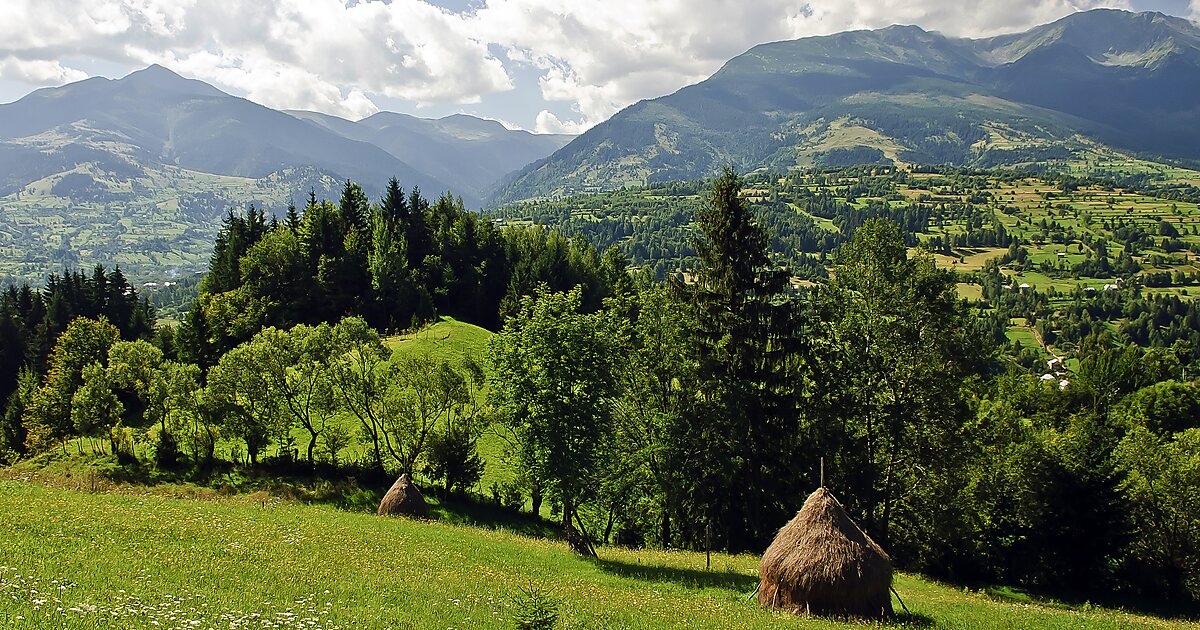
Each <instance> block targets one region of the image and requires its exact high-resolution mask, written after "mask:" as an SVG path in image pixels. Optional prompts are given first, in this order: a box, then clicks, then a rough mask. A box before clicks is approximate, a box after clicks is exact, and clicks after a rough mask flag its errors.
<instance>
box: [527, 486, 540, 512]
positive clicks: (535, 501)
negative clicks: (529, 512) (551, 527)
mask: <svg viewBox="0 0 1200 630" xmlns="http://www.w3.org/2000/svg"><path fill="white" fill-rule="evenodd" d="M529 502H530V503H531V504H532V505H531V507H532V508H533V515H534V516H541V514H542V488H541V486H539V485H537V484H534V485H533V488H532V489H531V490H530V492H529Z"/></svg>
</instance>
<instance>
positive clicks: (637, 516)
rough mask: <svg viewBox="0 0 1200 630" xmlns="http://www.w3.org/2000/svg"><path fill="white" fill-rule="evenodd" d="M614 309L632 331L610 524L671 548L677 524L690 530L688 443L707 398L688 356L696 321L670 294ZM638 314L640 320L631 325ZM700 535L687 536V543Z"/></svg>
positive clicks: (609, 488)
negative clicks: (620, 523) (701, 398)
mask: <svg viewBox="0 0 1200 630" xmlns="http://www.w3.org/2000/svg"><path fill="white" fill-rule="evenodd" d="M622 272H623V271H622ZM610 308H613V309H615V310H616V311H617V312H618V315H617V317H618V321H621V322H622V323H625V324H626V325H625V330H623V331H622V334H620V335H619V339H620V340H621V342H622V348H621V352H622V360H621V362H620V369H619V372H618V383H619V386H620V391H621V394H620V396H619V397H617V398H616V399H615V401H614V405H613V414H614V426H613V451H614V452H613V456H612V457H611V458H609V461H611V465H610V466H609V468H608V471H607V474H606V475H605V489H604V490H605V492H604V494H605V500H606V502H607V503H608V506H609V512H610V518H609V522H610V524H611V523H612V522H613V521H614V520H615V519H624V520H626V521H628V522H629V524H632V525H636V527H637V528H638V529H640V530H651V537H653V538H654V539H657V541H658V543H659V544H661V545H662V546H669V545H671V544H672V543H673V541H675V540H678V538H676V536H674V535H673V534H672V525H671V523H672V519H673V518H674V519H675V523H676V528H677V529H686V528H687V527H688V525H687V524H688V522H689V519H687V518H686V515H685V511H686V506H685V505H684V504H685V503H686V496H687V493H688V491H689V490H690V486H691V480H690V477H691V476H692V475H691V471H689V470H688V469H687V468H686V466H685V465H684V462H685V461H686V459H687V457H686V454H687V451H686V440H685V439H681V438H683V437H684V434H685V432H686V431H687V430H688V427H689V426H690V421H689V418H690V417H692V416H693V415H694V414H695V412H696V401H697V396H698V393H699V385H698V382H697V364H696V361H695V359H694V357H692V356H691V353H690V352H689V349H688V343H689V341H690V340H691V338H692V336H693V335H694V334H695V333H694V330H693V327H694V326H695V320H694V315H695V314H694V312H693V311H692V310H691V309H690V308H688V305H687V304H686V303H683V302H681V301H680V300H679V299H678V297H677V296H675V295H673V294H672V292H671V291H669V290H668V289H665V288H662V287H647V288H643V289H642V290H641V291H639V292H638V293H637V294H636V295H635V296H632V297H629V298H625V299H615V300H613V301H611V302H610ZM630 313H632V319H627V317H628V316H629V314H630ZM697 534H698V532H695V531H680V532H679V535H680V536H679V537H680V538H683V537H686V538H692V537H694V536H696V535H697ZM642 537H643V538H645V537H646V535H645V534H644V533H643V534H642ZM606 538H607V536H606Z"/></svg>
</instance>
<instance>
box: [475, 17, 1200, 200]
mask: <svg viewBox="0 0 1200 630" xmlns="http://www.w3.org/2000/svg"><path fill="white" fill-rule="evenodd" d="M1197 123H1200V28H1198V27H1197V25H1196V24H1195V23H1193V22H1191V21H1189V20H1185V19H1182V18H1176V17H1170V16H1166V15H1163V14H1161V13H1130V12H1126V11H1119V10H1107V9H1098V10H1093V11H1086V12H1079V13H1075V14H1072V15H1070V16H1068V17H1065V18H1063V19H1061V20H1058V21H1056V22H1054V23H1051V24H1047V25H1044V26H1039V27H1036V28H1033V29H1031V30H1029V31H1026V32H1024V33H1018V34H1012V35H1004V36H1000V37H992V38H987V39H964V38H954V37H948V36H945V35H943V34H940V33H936V32H928V31H925V30H922V29H921V28H919V27H916V26H892V27H888V28H883V29H879V30H870V31H868V30H863V31H852V32H845V33H839V34H836V35H829V36H822V37H809V38H804V39H798V40H793V41H781V42H774V43H768V44H762V45H759V46H755V47H754V48H752V49H750V50H749V51H747V52H746V53H744V54H742V55H739V56H737V57H735V58H733V59H732V60H730V61H729V62H727V63H726V64H725V65H724V67H722V68H721V69H720V70H719V71H718V72H716V73H715V74H714V75H712V76H711V77H710V78H708V79H707V80H705V81H702V82H700V83H698V84H696V85H692V86H688V87H685V88H683V89H681V90H679V91H677V92H675V93H673V94H670V95H668V96H663V97H660V98H655V99H650V100H645V101H641V102H638V103H635V104H633V105H631V106H629V107H627V108H625V109H624V110H622V111H620V112H618V113H617V114H616V115H614V116H613V117H612V118H610V119H609V120H607V121H605V122H603V123H601V124H599V125H596V126H595V127H593V128H592V129H590V130H589V131H587V132H586V133H584V134H582V135H580V136H579V137H578V138H576V139H574V140H573V141H572V142H571V143H570V144H568V145H566V146H565V147H563V148H562V149H560V150H558V151H556V152H555V153H553V154H552V155H550V156H549V157H547V158H545V159H543V160H540V161H537V162H534V163H532V164H530V165H529V166H527V167H526V168H525V169H523V170H522V171H520V172H518V173H515V174H513V175H511V176H510V177H509V178H507V179H506V180H505V181H504V182H502V183H501V185H499V186H498V187H497V190H496V191H495V193H494V198H493V201H494V202H495V203H504V202H507V201H512V200H518V199H525V198H531V197H538V196H561V195H564V194H570V193H576V192H584V191H591V190H599V189H610V188H616V187H620V186H624V185H629V184H644V183H649V182H654V181H666V180H693V179H697V178H703V177H707V176H710V175H712V174H713V173H714V172H716V171H717V170H718V169H719V168H720V167H722V166H724V165H729V164H732V165H734V166H735V167H736V168H738V169H740V170H743V171H748V170H753V169H758V168H774V169H781V170H782V169H786V168H788V167H794V166H810V165H823V164H829V165H836V164H845V163H873V162H880V163H893V164H917V163H923V164H929V163H932V164H953V165H963V166H981V167H989V166H997V165H1019V164H1031V163H1046V162H1071V161H1073V160H1082V159H1086V158H1087V157H1089V156H1094V155H1096V154H1097V153H1103V154H1108V155H1111V154H1112V152H1111V151H1110V149H1115V150H1116V151H1117V152H1120V153H1123V154H1126V155H1130V154H1144V155H1150V156H1154V157H1159V158H1178V159H1187V160H1196V159H1200V124H1197Z"/></svg>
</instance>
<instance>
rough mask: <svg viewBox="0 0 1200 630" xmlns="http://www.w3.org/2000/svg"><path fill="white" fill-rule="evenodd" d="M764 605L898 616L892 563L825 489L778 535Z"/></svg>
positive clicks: (761, 597)
mask: <svg viewBox="0 0 1200 630" xmlns="http://www.w3.org/2000/svg"><path fill="white" fill-rule="evenodd" d="M758 572H759V577H760V578H761V582H760V583H759V587H758V603H759V605H760V606H763V607H765V608H779V609H783V610H788V611H791V612H794V613H797V614H812V615H832V616H844V617H864V618H869V619H879V618H884V617H890V616H891V615H892V598H891V595H890V590H891V587H892V561H891V558H889V557H888V555H887V553H885V552H884V551H883V549H881V548H880V547H879V545H877V544H875V541H873V540H871V538H870V536H867V535H866V534H865V533H864V532H863V531H862V530H861V529H859V528H858V525H855V524H854V521H852V520H850V517H849V516H847V515H846V511H845V510H843V509H842V506H841V504H840V503H838V501H837V499H835V498H834V497H833V493H831V492H830V491H829V490H826V489H825V488H823V487H822V488H820V489H818V490H817V491H816V492H814V493H812V495H810V496H809V497H808V500H807V501H805V502H804V507H802V508H800V511H799V512H797V513H796V516H795V518H793V519H792V520H791V521H789V522H788V524H787V525H784V526H783V529H780V530H779V533H778V534H776V535H775V541H774V542H772V543H771V546H770V547H768V548H767V552H766V553H765V554H763V559H762V563H761V564H760V565H759V569H758Z"/></svg>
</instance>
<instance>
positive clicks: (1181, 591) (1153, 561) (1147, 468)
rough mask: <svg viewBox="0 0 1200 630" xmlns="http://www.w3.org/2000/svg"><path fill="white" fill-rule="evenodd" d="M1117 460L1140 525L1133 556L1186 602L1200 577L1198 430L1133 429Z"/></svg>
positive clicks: (1173, 593)
mask: <svg viewBox="0 0 1200 630" xmlns="http://www.w3.org/2000/svg"><path fill="white" fill-rule="evenodd" d="M1116 459H1117V462H1118V466H1119V467H1120V469H1121V470H1122V471H1123V472H1124V473H1125V475H1126V476H1125V481H1124V482H1123V483H1122V489H1123V490H1124V492H1125V494H1126V496H1127V497H1128V498H1129V501H1130V504H1131V508H1132V510H1131V511H1132V516H1133V521H1134V522H1135V523H1136V524H1137V535H1136V536H1135V537H1134V538H1133V544H1132V547H1133V552H1134V556H1135V558H1136V559H1137V560H1138V561H1139V562H1142V563H1144V564H1145V565H1147V566H1148V568H1150V569H1151V571H1152V572H1153V573H1157V574H1158V575H1161V576H1162V580H1163V582H1164V583H1165V584H1164V586H1165V590H1166V593H1167V595H1168V596H1169V597H1171V598H1174V599H1183V598H1185V597H1187V594H1188V593H1187V587H1188V580H1189V579H1191V578H1194V577H1195V576H1196V575H1197V572H1198V571H1200V429H1197V428H1192V429H1188V430H1186V431H1183V432H1180V433H1177V434H1175V435H1174V436H1157V435H1155V434H1153V433H1151V432H1150V431H1149V430H1147V429H1145V428H1142V427H1135V428H1134V429H1133V430H1132V431H1131V432H1130V433H1129V435H1128V436H1126V437H1125V439H1124V440H1122V441H1121V444H1120V446H1119V447H1118V448H1117V451H1116ZM1153 573H1152V574H1153Z"/></svg>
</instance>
